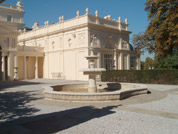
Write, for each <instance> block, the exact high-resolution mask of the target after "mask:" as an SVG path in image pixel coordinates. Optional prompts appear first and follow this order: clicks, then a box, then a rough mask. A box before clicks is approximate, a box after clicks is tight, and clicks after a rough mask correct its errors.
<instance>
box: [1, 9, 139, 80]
mask: <svg viewBox="0 0 178 134" xmlns="http://www.w3.org/2000/svg"><path fill="white" fill-rule="evenodd" d="M0 9H1V7H0ZM9 10H10V9H9ZM17 10H19V13H17V14H19V15H22V16H23V14H24V11H23V8H22V7H21V8H20V9H17ZM0 14H1V12H0ZM6 17H7V15H6ZM0 20H1V19H0ZM19 22H20V23H18V24H22V25H21V26H23V17H22V18H21V19H20V20H19ZM11 23H16V22H11ZM127 23H128V22H127V19H126V20H125V22H124V23H123V22H121V18H120V17H119V18H118V20H117V21H113V20H111V16H110V15H108V16H106V17H105V18H101V17H99V15H98V11H96V12H95V16H93V15H90V14H89V10H88V9H86V13H85V14H84V15H80V12H79V11H77V15H76V17H74V18H72V19H70V20H64V16H62V17H59V22H58V23H55V24H51V25H50V24H49V21H46V22H44V26H39V24H38V22H36V23H34V26H33V29H32V30H31V31H26V30H20V31H19V33H18V34H19V35H18V36H17V34H16V36H14V38H15V39H17V44H16V43H15V44H16V45H15V47H14V52H11V51H10V52H9V53H8V54H9V55H8V56H7V57H6V59H7V58H8V59H12V61H14V63H13V64H7V63H6V64H3V60H6V59H4V58H3V57H2V63H1V65H2V66H3V67H2V68H1V70H2V72H1V73H2V74H3V72H4V70H3V69H4V68H7V67H9V65H10V66H11V67H9V68H11V70H6V72H8V76H9V78H10V79H13V78H14V75H15V72H14V70H13V68H14V67H18V71H17V72H18V73H17V74H18V78H19V79H34V78H51V79H68V80H87V79H88V78H87V76H85V75H83V72H80V70H81V69H82V68H88V62H87V60H86V59H85V57H86V56H88V55H89V53H90V51H89V47H90V45H92V43H94V44H95V45H97V46H98V47H97V48H96V49H95V50H94V53H95V55H98V56H99V58H98V60H97V63H96V65H97V67H98V68H106V69H120V70H122V69H126V70H129V69H140V55H138V54H137V53H136V52H135V51H132V50H131V47H130V45H129V34H130V33H131V32H130V31H129V30H128V24H127ZM4 25H5V26H6V24H4ZM16 28H17V29H20V28H21V27H18V26H16ZM1 30H2V28H1V26H0V31H1ZM3 35H5V34H4V33H3ZM10 35H11V34H10ZM16 37H17V38H16ZM0 43H1V42H0ZM3 46H4V45H3ZM3 46H2V44H1V47H2V50H1V52H2V55H4V54H5V52H4V48H3ZM14 59H15V60H14ZM6 66H7V67H6ZM10 73H11V74H10Z"/></svg>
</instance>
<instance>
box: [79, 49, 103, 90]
mask: <svg viewBox="0 0 178 134" xmlns="http://www.w3.org/2000/svg"><path fill="white" fill-rule="evenodd" d="M93 50H94V46H91V47H90V52H91V53H90V55H89V56H87V57H86V59H87V60H88V63H89V68H87V69H82V70H81V71H83V74H84V75H88V76H89V80H88V93H96V92H97V85H96V76H97V75H101V73H102V71H105V69H104V68H95V60H97V59H98V56H96V55H94V53H93Z"/></svg>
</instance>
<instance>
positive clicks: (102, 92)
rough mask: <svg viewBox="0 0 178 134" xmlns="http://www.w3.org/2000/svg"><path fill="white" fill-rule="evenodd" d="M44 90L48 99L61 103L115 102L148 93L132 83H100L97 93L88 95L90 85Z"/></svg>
mask: <svg viewBox="0 0 178 134" xmlns="http://www.w3.org/2000/svg"><path fill="white" fill-rule="evenodd" d="M43 88H44V96H45V98H46V99H52V100H60V101H114V100H122V99H126V98H128V97H131V96H134V95H139V94H147V93H148V88H147V86H145V85H142V84H132V83H110V82H109V83H108V82H107V83H106V82H100V83H98V84H97V91H98V92H97V93H88V92H87V90H88V89H87V88H88V84H68V85H54V86H45V87H43Z"/></svg>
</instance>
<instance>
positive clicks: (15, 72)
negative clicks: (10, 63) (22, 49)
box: [14, 55, 19, 80]
mask: <svg viewBox="0 0 178 134" xmlns="http://www.w3.org/2000/svg"><path fill="white" fill-rule="evenodd" d="M18 79H19V78H18V59H17V55H14V80H18Z"/></svg>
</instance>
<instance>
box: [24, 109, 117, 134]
mask: <svg viewBox="0 0 178 134" xmlns="http://www.w3.org/2000/svg"><path fill="white" fill-rule="evenodd" d="M115 107H116V106H107V107H104V108H102V109H98V108H94V107H92V106H84V107H80V108H74V109H71V110H66V111H62V112H56V113H50V114H45V115H39V116H41V117H43V118H44V119H39V120H35V121H31V122H27V123H23V124H21V125H22V126H23V127H25V128H27V129H28V130H30V132H31V133H33V134H39V133H42V134H50V133H55V132H59V131H62V130H65V129H68V128H70V127H73V126H76V125H79V124H81V123H84V122H87V121H89V120H92V119H94V118H100V117H103V116H106V115H109V114H113V113H115V112H113V111H111V110H112V109H113V108H115ZM37 118H39V117H38V116H37Z"/></svg>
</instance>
